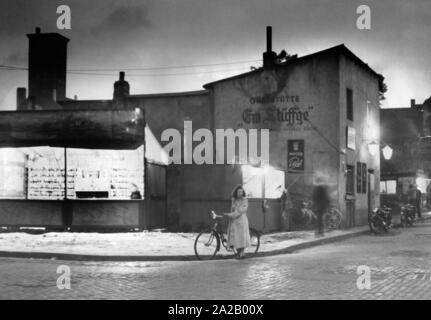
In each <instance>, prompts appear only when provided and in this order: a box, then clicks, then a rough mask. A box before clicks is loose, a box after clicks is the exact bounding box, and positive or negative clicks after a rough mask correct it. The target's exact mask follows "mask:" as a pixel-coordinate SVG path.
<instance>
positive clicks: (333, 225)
mask: <svg viewBox="0 0 431 320" xmlns="http://www.w3.org/2000/svg"><path fill="white" fill-rule="evenodd" d="M302 203H303V207H302V208H301V214H302V220H303V222H304V225H305V226H310V225H312V224H313V223H316V221H317V215H316V214H315V213H314V211H313V209H312V207H313V202H312V201H311V200H304V201H303V202H302ZM342 218H343V214H342V213H341V212H340V210H338V208H337V207H336V206H335V205H330V206H329V209H328V210H327V212H326V213H325V214H324V216H323V223H324V226H325V228H326V229H338V228H340V225H341V219H342Z"/></svg>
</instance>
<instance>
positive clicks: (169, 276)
mask: <svg viewBox="0 0 431 320" xmlns="http://www.w3.org/2000/svg"><path fill="white" fill-rule="evenodd" d="M60 265H67V266H69V267H70V270H71V289H70V290H59V289H58V288H57V285H56V283H57V278H58V277H59V276H60V274H57V267H58V266H60ZM360 265H366V266H368V267H370V269H371V289H369V290H367V289H363V290H359V289H358V288H357V285H356V282H357V279H358V277H359V275H358V274H357V268H358V266H360ZM0 298H1V299H35V298H36V299H91V298H92V299H431V224H429V223H428V224H417V225H416V226H415V227H413V228H409V229H394V230H391V232H390V233H389V234H387V235H382V236H374V235H365V236H361V237H356V238H352V239H350V240H346V241H343V242H338V243H334V244H328V245H323V246H318V247H315V248H312V249H306V250H303V251H300V252H296V253H293V254H287V255H280V256H273V257H266V258H255V259H246V260H218V261H205V262H195V261H194V262H145V263H144V262H139V263H137V262H136V263H131V262H127V263H121V262H73V261H54V260H24V259H22V260H21V259H6V258H4V259H0Z"/></svg>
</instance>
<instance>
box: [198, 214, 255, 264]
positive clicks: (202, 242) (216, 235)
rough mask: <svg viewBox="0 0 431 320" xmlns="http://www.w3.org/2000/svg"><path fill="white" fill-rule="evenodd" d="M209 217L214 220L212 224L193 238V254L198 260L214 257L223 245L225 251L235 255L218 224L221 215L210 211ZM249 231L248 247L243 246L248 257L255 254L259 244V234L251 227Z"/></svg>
mask: <svg viewBox="0 0 431 320" xmlns="http://www.w3.org/2000/svg"><path fill="white" fill-rule="evenodd" d="M210 216H211V218H212V219H213V220H214V224H213V226H212V227H211V229H210V230H206V231H202V232H201V233H199V234H198V236H197V237H196V240H195V244H194V249H195V254H196V256H197V258H198V259H199V260H211V259H212V258H214V257H215V255H216V254H217V252H219V251H220V249H221V246H223V247H224V248H225V249H226V251H227V252H233V253H234V254H235V255H237V254H238V253H237V252H236V250H235V248H233V247H229V246H228V243H227V239H226V237H225V234H224V232H223V230H221V227H220V224H219V222H218V220H221V219H222V218H223V217H222V216H217V215H215V214H213V212H211V213H210ZM249 230H250V231H249V232H250V242H251V245H250V247H248V248H245V249H244V250H245V254H246V255H247V256H248V257H253V256H255V255H256V253H257V251H258V250H259V246H260V234H259V232H258V231H256V230H255V229H253V228H250V229H249Z"/></svg>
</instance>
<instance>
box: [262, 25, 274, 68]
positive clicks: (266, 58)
mask: <svg viewBox="0 0 431 320" xmlns="http://www.w3.org/2000/svg"><path fill="white" fill-rule="evenodd" d="M276 58H277V54H276V53H275V52H274V51H272V27H271V26H267V27H266V52H264V53H263V67H264V69H270V68H273V67H274V65H275V59H276Z"/></svg>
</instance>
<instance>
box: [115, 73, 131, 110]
mask: <svg viewBox="0 0 431 320" xmlns="http://www.w3.org/2000/svg"><path fill="white" fill-rule="evenodd" d="M125 75H126V74H125V72H124V71H121V72H120V75H119V79H118V80H117V81H115V83H114V102H115V105H116V107H117V108H121V107H125V105H126V99H127V97H128V96H129V95H130V86H129V83H128V82H127V81H126V80H124V78H125Z"/></svg>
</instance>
